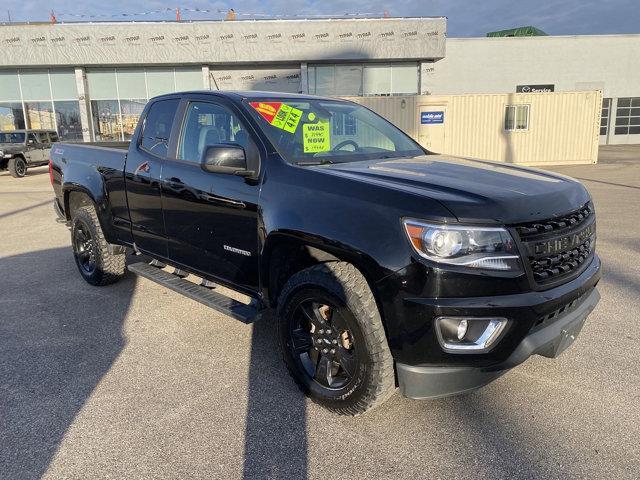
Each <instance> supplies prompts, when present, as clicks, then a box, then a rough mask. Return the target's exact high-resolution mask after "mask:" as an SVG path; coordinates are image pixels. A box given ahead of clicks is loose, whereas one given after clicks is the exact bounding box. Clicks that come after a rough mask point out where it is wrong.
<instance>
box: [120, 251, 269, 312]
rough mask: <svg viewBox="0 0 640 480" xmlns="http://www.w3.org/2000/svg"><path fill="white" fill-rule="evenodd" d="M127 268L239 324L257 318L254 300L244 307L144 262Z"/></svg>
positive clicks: (235, 301)
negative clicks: (238, 321) (233, 319)
mask: <svg viewBox="0 0 640 480" xmlns="http://www.w3.org/2000/svg"><path fill="white" fill-rule="evenodd" d="M127 268H128V269H129V271H130V272H133V273H135V274H137V275H140V276H141V277H144V278H146V279H148V280H151V281H152V282H156V283H158V284H160V285H162V286H163V287H167V288H169V289H171V290H173V291H174V292H177V293H180V294H181V295H184V296H185V297H189V298H190V299H192V300H195V301H196V302H200V303H202V304H203V305H206V306H207V307H209V308H212V309H213V310H216V311H218V312H220V313H223V314H225V315H228V316H230V317H232V318H235V319H236V320H240V321H241V322H244V323H247V324H249V323H253V322H254V321H256V320H257V319H258V317H259V313H260V311H259V310H258V309H257V308H256V306H255V304H257V302H256V301H255V300H252V301H251V304H249V305H246V304H244V303H242V302H238V301H237V300H234V299H232V298H229V297H227V296H226V295H223V294H221V293H218V292H216V291H213V290H211V289H210V288H207V287H203V286H201V285H197V284H195V283H193V282H190V281H189V280H185V279H184V278H181V277H179V276H177V275H174V274H172V273H168V272H165V271H164V270H161V269H160V268H158V267H154V266H153V265H150V264H148V263H146V262H137V263H132V264H131V265H129V266H128V267H127Z"/></svg>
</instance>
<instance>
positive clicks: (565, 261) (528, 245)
mask: <svg viewBox="0 0 640 480" xmlns="http://www.w3.org/2000/svg"><path fill="white" fill-rule="evenodd" d="M594 215H595V213H594V210H593V206H592V205H591V203H588V204H586V205H584V206H582V207H581V208H579V209H577V210H575V211H573V212H570V213H569V214H566V215H563V216H559V217H555V218H551V219H548V220H544V221H537V222H529V223H525V224H520V225H516V226H515V230H516V232H517V233H518V236H519V237H520V241H521V242H522V244H523V246H524V249H525V252H523V253H524V255H525V256H526V259H527V263H528V266H529V269H530V273H531V276H532V277H533V280H534V282H535V283H536V284H537V285H539V286H545V285H549V284H556V283H559V282H561V281H562V280H567V281H568V280H569V279H571V278H572V277H573V276H575V275H577V274H578V273H579V272H580V271H581V270H582V267H583V266H586V265H587V264H588V263H589V262H588V261H589V260H590V259H591V258H592V257H593V252H594V249H595V239H596V235H595V219H594V218H593V217H594Z"/></svg>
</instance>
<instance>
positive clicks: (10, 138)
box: [0, 132, 25, 143]
mask: <svg viewBox="0 0 640 480" xmlns="http://www.w3.org/2000/svg"><path fill="white" fill-rule="evenodd" d="M24 135H25V134H24V132H0V143H24Z"/></svg>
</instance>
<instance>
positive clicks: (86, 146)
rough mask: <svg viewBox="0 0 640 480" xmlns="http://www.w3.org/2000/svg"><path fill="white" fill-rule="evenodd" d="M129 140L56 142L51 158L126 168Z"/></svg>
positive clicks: (80, 163) (102, 166) (118, 168)
mask: <svg viewBox="0 0 640 480" xmlns="http://www.w3.org/2000/svg"><path fill="white" fill-rule="evenodd" d="M128 148H129V142H90V143H89V142H87V143H71V142H60V143H54V144H53V148H52V149H51V158H52V160H54V162H55V161H56V160H58V159H59V160H60V161H61V162H62V163H63V164H64V163H66V162H69V163H73V164H75V165H82V164H84V165H86V166H91V167H94V168H95V167H101V168H108V169H113V170H119V171H121V172H122V171H123V170H124V165H125V160H126V158H127V150H128Z"/></svg>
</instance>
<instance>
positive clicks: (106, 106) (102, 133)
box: [91, 100, 122, 142]
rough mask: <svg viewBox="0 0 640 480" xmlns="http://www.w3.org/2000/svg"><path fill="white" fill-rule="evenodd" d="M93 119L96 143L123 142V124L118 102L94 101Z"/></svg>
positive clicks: (92, 102)
mask: <svg viewBox="0 0 640 480" xmlns="http://www.w3.org/2000/svg"><path fill="white" fill-rule="evenodd" d="M91 117H92V119H93V130H94V133H95V137H96V141H98V142H109V141H111V142H119V141H121V140H122V123H121V121H120V113H119V111H118V101H117V100H92V101H91Z"/></svg>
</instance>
